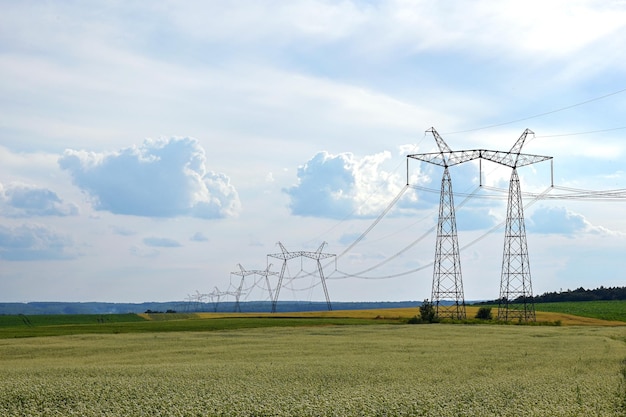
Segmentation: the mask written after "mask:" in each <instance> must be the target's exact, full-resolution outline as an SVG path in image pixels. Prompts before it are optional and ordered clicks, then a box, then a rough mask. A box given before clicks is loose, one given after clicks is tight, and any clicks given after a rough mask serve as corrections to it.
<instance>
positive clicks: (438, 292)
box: [407, 128, 552, 321]
mask: <svg viewBox="0 0 626 417" xmlns="http://www.w3.org/2000/svg"><path fill="white" fill-rule="evenodd" d="M428 132H431V133H432V134H433V136H434V137H435V140H436V142H437V146H438V147H439V152H434V153H424V154H414V155H407V157H408V158H413V159H418V160H420V161H424V162H428V163H431V164H435V165H439V166H443V167H444V174H443V179H442V182H441V199H440V204H439V221H438V230H437V243H436V248H437V249H436V250H435V270H434V274H433V291H432V300H433V303H434V304H435V305H436V306H437V315H438V316H440V317H441V316H442V313H440V311H439V310H440V308H441V306H440V305H439V304H440V303H441V301H442V300H444V299H445V298H443V297H449V298H448V299H450V298H452V300H454V304H453V306H452V308H450V307H447V308H446V310H447V311H444V312H443V314H445V317H453V318H461V317H465V301H464V300H463V298H462V297H463V286H462V281H461V264H460V260H459V255H458V242H457V237H456V220H455V218H454V203H453V196H452V185H451V184H450V174H449V172H447V171H448V167H451V166H453V165H457V164H461V163H464V162H468V161H471V160H474V159H478V160H479V162H480V161H482V160H483V159H485V160H487V161H492V162H495V163H497V164H500V165H504V166H507V167H510V168H513V172H512V173H511V182H510V188H509V202H508V208H507V221H506V232H505V241H504V256H503V260H502V275H501V282H500V305H499V308H498V319H500V320H511V319H519V320H524V321H528V320H535V311H534V304H532V285H531V280H530V268H529V262H528V245H527V243H526V229H525V227H524V212H523V205H522V194H521V190H520V185H519V177H518V175H517V168H518V167H522V166H526V165H531V164H535V163H537V162H542V161H546V160H550V161H552V157H551V156H542V155H531V154H523V153H521V150H522V147H523V146H524V142H525V141H526V137H527V136H528V135H529V134H534V133H533V132H532V131H531V130H530V129H526V130H525V131H524V133H523V134H522V136H520V138H519V139H518V140H517V142H515V144H514V145H513V147H512V148H511V150H509V151H508V152H503V151H492V150H486V149H468V150H462V151H452V150H450V148H449V147H448V146H447V145H446V143H445V142H444V141H443V139H442V138H441V136H439V134H438V133H437V131H436V130H435V129H434V128H431V129H429V130H428ZM407 164H408V160H407ZM408 175H409V173H408V167H407V183H408ZM480 176H481V178H482V168H481V173H480ZM481 184H482V183H481ZM454 297H457V298H454ZM457 306H463V308H462V316H461V313H460V312H461V309H460V308H457ZM444 308H445V307H444Z"/></svg>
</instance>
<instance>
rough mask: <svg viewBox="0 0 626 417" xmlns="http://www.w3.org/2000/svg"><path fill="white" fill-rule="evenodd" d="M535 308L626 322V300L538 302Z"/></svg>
mask: <svg viewBox="0 0 626 417" xmlns="http://www.w3.org/2000/svg"><path fill="white" fill-rule="evenodd" d="M535 310H536V311H546V312H554V313H566V314H572V315H577V316H583V317H591V318H597V319H601V320H612V321H623V322H626V300H613V301H575V302H574V301H572V302H568V301H564V302H558V303H537V304H535Z"/></svg>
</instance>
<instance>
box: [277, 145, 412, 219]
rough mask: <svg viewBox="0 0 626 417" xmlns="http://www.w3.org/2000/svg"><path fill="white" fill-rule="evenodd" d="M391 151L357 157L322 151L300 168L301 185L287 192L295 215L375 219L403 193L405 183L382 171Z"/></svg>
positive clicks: (394, 175) (299, 178) (299, 183)
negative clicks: (401, 191)
mask: <svg viewBox="0 0 626 417" xmlns="http://www.w3.org/2000/svg"><path fill="white" fill-rule="evenodd" d="M390 157H391V155H390V153H389V152H382V153H378V154H375V155H369V156H365V157H363V158H357V157H355V156H354V155H353V154H351V153H341V154H338V155H332V154H329V153H328V152H325V151H324V152H319V153H317V154H316V155H315V156H314V157H313V158H311V159H310V160H309V161H308V162H307V163H306V164H304V165H302V166H300V167H299V168H298V174H297V175H298V183H297V184H296V185H294V186H292V187H289V188H287V189H283V192H285V193H286V194H287V195H288V196H289V197H290V204H289V208H290V209H291V212H292V213H293V214H296V215H300V216H313V217H328V218H345V217H347V216H355V217H373V216H376V215H378V214H380V213H381V212H382V210H384V209H385V208H386V207H387V205H388V204H389V203H390V201H391V200H392V199H393V198H394V197H395V196H396V195H397V194H398V193H399V192H400V190H401V188H402V185H403V182H402V180H401V179H400V178H399V177H398V176H397V175H396V174H390V173H388V172H385V171H383V170H382V169H380V165H381V164H382V163H383V162H384V161H385V160H386V159H389V158H390Z"/></svg>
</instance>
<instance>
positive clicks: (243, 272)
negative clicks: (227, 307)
mask: <svg viewBox="0 0 626 417" xmlns="http://www.w3.org/2000/svg"><path fill="white" fill-rule="evenodd" d="M237 266H238V267H239V271H235V272H231V274H232V275H238V276H241V281H240V282H239V287H237V290H236V291H235V311H239V312H241V305H240V304H239V298H240V297H241V292H242V291H243V284H244V281H245V279H246V277H247V276H250V275H260V276H262V277H265V282H266V284H267V289H268V291H269V293H270V300H271V299H272V287H271V286H270V281H269V278H268V277H269V276H270V275H278V272H271V271H270V268H271V267H272V264H269V265H268V266H267V268H265V270H263V271H261V270H258V269H252V270H249V271H246V270H245V269H244V267H243V266H241V264H237Z"/></svg>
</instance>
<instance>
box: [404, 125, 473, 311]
mask: <svg viewBox="0 0 626 417" xmlns="http://www.w3.org/2000/svg"><path fill="white" fill-rule="evenodd" d="M427 132H431V133H432V134H433V136H434V138H435V142H437V147H438V148H439V153H436V154H432V153H427V154H414V155H408V157H409V158H413V159H418V160H420V161H423V162H428V163H430V164H435V165H439V166H442V167H444V171H443V177H442V179H441V194H440V200H439V218H438V220H437V241H436V243H435V264H434V269H433V286H432V293H431V301H432V303H433V305H434V306H435V314H436V315H437V317H441V318H452V319H458V320H463V319H465V296H464V294H463V278H462V274H461V256H460V254H459V242H458V237H457V231H456V216H455V212H454V198H453V193H452V180H451V178H450V171H449V169H448V168H449V167H451V166H454V165H458V164H461V163H464V162H468V161H471V160H472V159H476V158H477V157H478V156H479V155H478V154H477V153H475V152H473V151H456V152H453V151H452V150H451V149H450V147H449V146H448V144H446V142H445V141H444V140H443V138H442V137H441V136H440V135H439V133H437V131H436V130H435V128H434V127H431V128H430V129H428V130H427ZM466 152H469V154H468V155H466ZM457 155H460V157H457Z"/></svg>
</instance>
